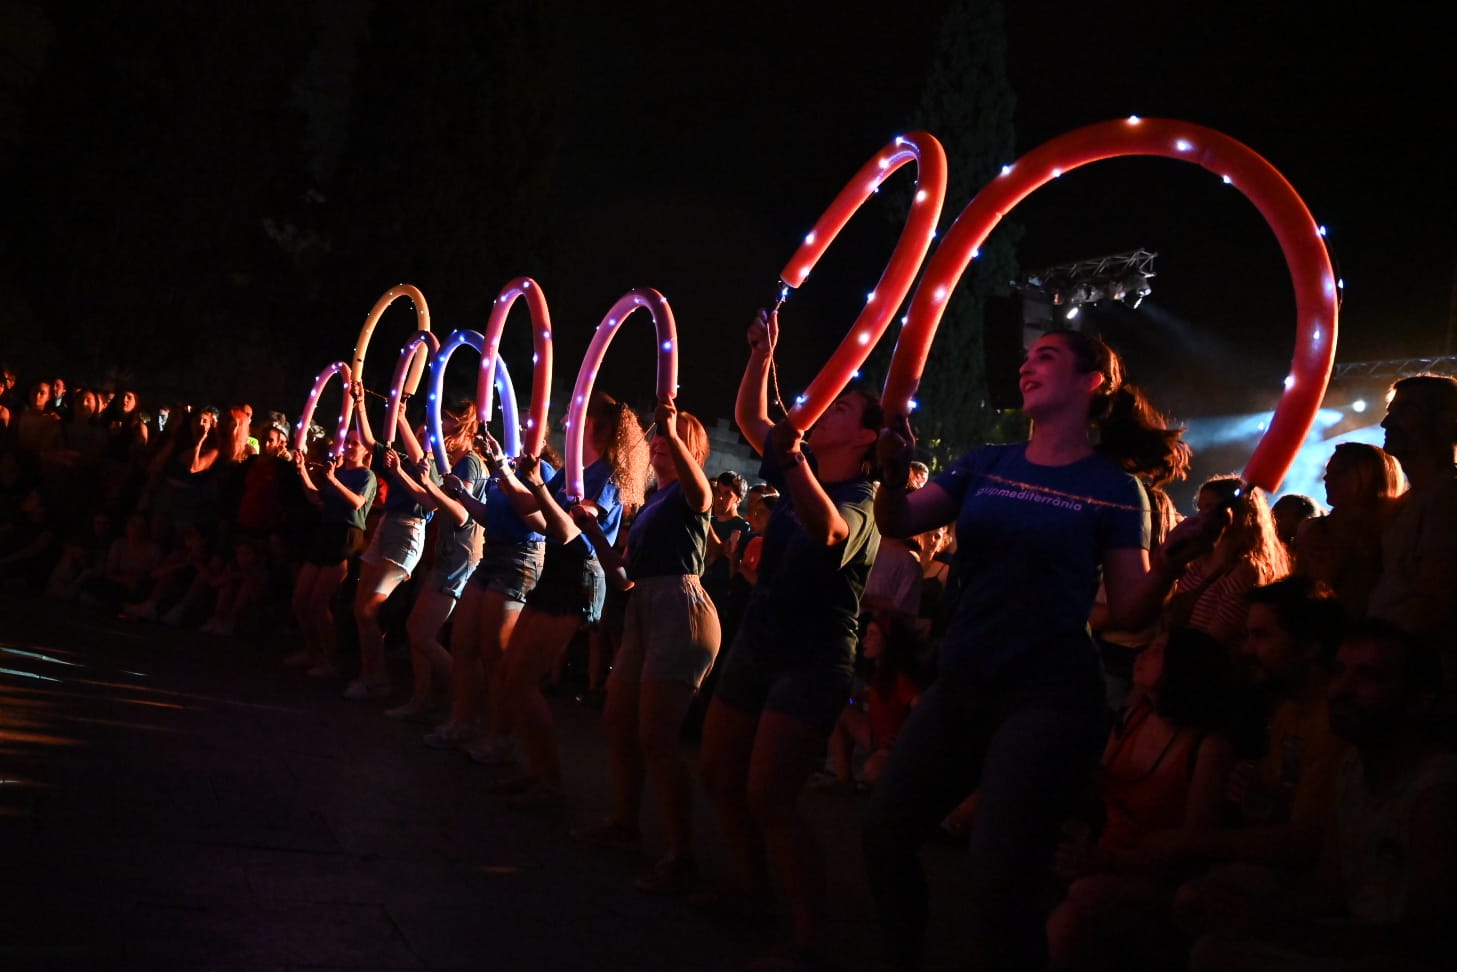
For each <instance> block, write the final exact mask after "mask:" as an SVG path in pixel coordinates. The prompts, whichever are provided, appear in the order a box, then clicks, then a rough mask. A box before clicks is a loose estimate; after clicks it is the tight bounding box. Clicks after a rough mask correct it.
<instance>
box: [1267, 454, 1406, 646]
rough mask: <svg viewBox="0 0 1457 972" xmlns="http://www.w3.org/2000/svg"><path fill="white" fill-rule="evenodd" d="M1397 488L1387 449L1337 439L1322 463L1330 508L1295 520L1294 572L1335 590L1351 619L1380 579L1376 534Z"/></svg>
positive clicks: (1392, 508) (1397, 472)
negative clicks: (1319, 514) (1319, 515)
mask: <svg viewBox="0 0 1457 972" xmlns="http://www.w3.org/2000/svg"><path fill="white" fill-rule="evenodd" d="M1403 488H1404V487H1403V483H1402V476H1401V467H1400V466H1399V465H1397V462H1396V459H1395V458H1394V457H1392V456H1391V455H1390V454H1389V453H1387V452H1385V451H1383V450H1382V449H1380V448H1378V447H1376V446H1374V445H1367V444H1365V443H1364V442H1342V443H1341V444H1340V445H1338V446H1336V448H1335V452H1334V453H1332V454H1331V458H1330V461H1329V462H1327V463H1326V467H1325V499H1326V502H1327V503H1328V504H1329V505H1330V512H1329V513H1327V514H1326V515H1325V516H1322V517H1316V518H1315V519H1311V520H1306V521H1305V522H1304V523H1302V524H1300V532H1299V534H1298V535H1297V537H1296V543H1295V549H1296V554H1295V568H1294V571H1295V573H1297V574H1301V575H1303V576H1305V577H1309V578H1311V579H1312V580H1316V581H1319V582H1321V583H1323V584H1325V585H1326V586H1327V587H1329V588H1330V589H1331V590H1333V591H1335V593H1336V596H1337V597H1339V598H1340V599H1341V603H1342V604H1343V605H1345V608H1346V611H1347V612H1348V613H1349V614H1350V615H1351V616H1352V617H1353V618H1362V617H1365V616H1366V607H1367V604H1368V603H1369V601H1370V600H1371V592H1372V590H1373V589H1375V587H1376V582H1377V580H1378V579H1380V577H1381V533H1382V531H1383V530H1385V529H1386V526H1387V524H1389V523H1390V522H1391V518H1392V516H1393V514H1394V513H1395V512H1396V506H1397V501H1398V497H1400V495H1401V491H1402V489H1403Z"/></svg>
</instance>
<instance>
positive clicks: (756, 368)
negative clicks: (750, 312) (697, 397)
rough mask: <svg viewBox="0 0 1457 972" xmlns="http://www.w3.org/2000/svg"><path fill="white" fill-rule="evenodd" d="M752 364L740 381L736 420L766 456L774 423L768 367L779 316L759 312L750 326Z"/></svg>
mask: <svg viewBox="0 0 1457 972" xmlns="http://www.w3.org/2000/svg"><path fill="white" fill-rule="evenodd" d="M748 336H749V363H748V364H747V365H745V366H744V377H743V378H741V379H740V380H739V395H738V399H737V400H736V401H735V402H734V421H735V422H737V423H738V426H739V431H740V432H742V433H743V435H744V438H745V439H748V440H749V445H750V446H752V447H753V449H754V451H755V452H757V453H759V454H761V455H762V454H763V452H764V440H765V439H766V438H768V436H769V431H770V430H771V429H772V428H774V423H773V422H772V421H771V420H770V418H769V364H770V361H771V360H772V358H773V354H774V345H775V344H776V343H777V342H778V341H779V315H778V314H777V313H765V312H764V311H762V310H761V311H759V313H758V314H756V315H754V320H753V322H752V323H751V324H750V325H749V335H748Z"/></svg>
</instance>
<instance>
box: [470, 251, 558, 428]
mask: <svg viewBox="0 0 1457 972" xmlns="http://www.w3.org/2000/svg"><path fill="white" fill-rule="evenodd" d="M521 298H525V299H526V310H527V313H528V314H529V315H530V316H531V343H532V348H533V350H534V353H533V355H532V358H531V361H532V365H531V411H530V413H529V414H528V416H527V419H526V435H525V436H524V437H523V439H522V443H521V449H522V451H523V452H525V453H527V454H529V455H533V456H536V455H540V454H541V443H542V441H543V440H544V439H545V438H546V431H547V412H548V411H549V410H550V408H551V367H552V343H551V313H550V311H548V310H547V306H546V294H544V293H543V292H542V290H541V285H540V284H538V283H537V282H536V281H535V280H532V279H531V278H530V277H517V278H516V279H515V280H513V281H511V282H510V283H508V284H507V285H506V286H505V287H503V288H502V289H501V292H500V293H499V294H497V295H496V299H495V301H494V302H493V303H492V304H491V316H490V318H489V319H488V320H487V321H486V333H485V341H486V350H485V353H484V354H482V355H481V371H480V378H479V379H478V381H477V383H476V417H477V419H479V420H480V423H481V428H485V427H486V425H487V423H488V422H489V421H490V418H491V411H492V409H491V403H492V395H493V391H494V389H495V386H496V376H497V368H496V362H497V361H498V360H499V359H500V347H501V333H502V332H503V331H504V330H505V329H506V317H507V316H508V315H509V314H510V313H511V308H512V306H513V305H514V304H515V303H516V301H517V300H519V299H521ZM501 441H502V443H503V444H504V443H506V442H507V439H506V438H504V437H503V438H502V440H501Z"/></svg>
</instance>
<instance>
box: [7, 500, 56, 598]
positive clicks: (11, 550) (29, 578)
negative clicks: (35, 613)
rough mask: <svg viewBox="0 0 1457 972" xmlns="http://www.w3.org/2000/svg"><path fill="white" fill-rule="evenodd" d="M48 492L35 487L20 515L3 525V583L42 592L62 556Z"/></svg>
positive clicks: (21, 504)
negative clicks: (48, 500)
mask: <svg viewBox="0 0 1457 972" xmlns="http://www.w3.org/2000/svg"><path fill="white" fill-rule="evenodd" d="M60 546H61V545H60V542H59V540H58V539H57V531H56V529H55V525H54V524H53V522H52V518H51V515H50V508H49V506H48V505H47V502H46V497H45V493H43V492H42V491H41V490H39V489H33V490H31V491H30V492H29V493H28V494H27V495H26V496H25V498H24V499H23V500H21V503H20V509H19V511H18V515H17V516H16V517H15V518H14V519H13V520H11V521H10V522H9V523H7V524H5V526H4V527H3V528H0V583H3V584H4V585H5V586H7V587H11V586H15V587H20V588H22V589H24V590H27V591H31V592H33V593H40V591H41V590H42V589H43V588H44V586H45V583H46V581H47V580H48V579H49V578H50V575H51V571H52V570H54V569H55V566H56V561H57V560H58V559H59V557H60V553H61V551H60Z"/></svg>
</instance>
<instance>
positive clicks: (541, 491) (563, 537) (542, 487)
mask: <svg viewBox="0 0 1457 972" xmlns="http://www.w3.org/2000/svg"><path fill="white" fill-rule="evenodd" d="M516 471H517V473H518V474H519V475H520V477H521V481H522V482H523V483H525V485H526V487H527V488H528V490H529V491H530V493H531V499H532V501H533V502H534V503H535V504H536V511H537V512H538V513H539V514H540V515H541V516H542V517H543V518H544V520H545V523H544V526H545V531H544V532H545V533H546V535H547V536H549V537H551V538H552V539H553V540H556V541H557V542H558V543H570V542H571V541H572V540H574V539H576V537H577V534H579V533H581V532H582V531H581V530H579V529H577V524H576V523H574V522H573V521H572V518H571V515H570V514H568V513H567V511H566V510H564V509H562V508H561V507H560V506H559V505H557V501H556V497H554V496H552V495H551V490H550V489H549V488H547V485H546V483H545V482H543V481H542V478H541V459H540V458H538V457H537V456H531V455H523V456H521V457H520V458H519V459H517V460H516Z"/></svg>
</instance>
